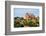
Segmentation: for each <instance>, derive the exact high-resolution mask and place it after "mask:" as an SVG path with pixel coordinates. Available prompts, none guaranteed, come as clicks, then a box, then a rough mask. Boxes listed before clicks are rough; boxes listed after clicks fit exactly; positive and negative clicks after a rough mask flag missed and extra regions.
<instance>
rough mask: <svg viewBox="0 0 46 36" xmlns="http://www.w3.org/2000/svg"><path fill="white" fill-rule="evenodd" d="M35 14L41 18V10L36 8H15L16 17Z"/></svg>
mask: <svg viewBox="0 0 46 36" xmlns="http://www.w3.org/2000/svg"><path fill="white" fill-rule="evenodd" d="M27 12H28V13H30V12H31V13H33V14H34V15H35V16H39V9H35V8H14V17H17V16H18V17H22V16H24V15H25V13H27Z"/></svg>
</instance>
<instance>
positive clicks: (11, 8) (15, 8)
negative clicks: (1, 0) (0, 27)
mask: <svg viewBox="0 0 46 36" xmlns="http://www.w3.org/2000/svg"><path fill="white" fill-rule="evenodd" d="M44 11H45V5H44V3H36V2H19V1H5V34H6V35H16V34H30V33H43V32H44V16H45V15H44Z"/></svg>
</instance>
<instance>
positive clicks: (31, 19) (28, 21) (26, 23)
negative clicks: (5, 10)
mask: <svg viewBox="0 0 46 36" xmlns="http://www.w3.org/2000/svg"><path fill="white" fill-rule="evenodd" d="M38 26H39V16H37V17H36V16H35V15H34V14H32V13H26V14H25V16H24V17H18V16H17V17H14V27H38Z"/></svg>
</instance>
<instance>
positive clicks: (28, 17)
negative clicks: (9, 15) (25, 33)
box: [23, 13, 35, 19]
mask: <svg viewBox="0 0 46 36" xmlns="http://www.w3.org/2000/svg"><path fill="white" fill-rule="evenodd" d="M23 18H24V19H32V18H35V16H34V14H32V13H26V14H25V16H24V17H23Z"/></svg>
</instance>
